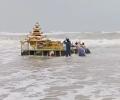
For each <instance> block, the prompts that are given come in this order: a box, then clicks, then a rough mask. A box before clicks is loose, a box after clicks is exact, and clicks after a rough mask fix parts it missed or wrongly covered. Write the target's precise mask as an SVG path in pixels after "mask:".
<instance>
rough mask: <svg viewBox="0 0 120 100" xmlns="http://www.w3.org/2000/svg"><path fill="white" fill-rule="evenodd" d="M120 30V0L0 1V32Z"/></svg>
mask: <svg viewBox="0 0 120 100" xmlns="http://www.w3.org/2000/svg"><path fill="white" fill-rule="evenodd" d="M37 21H38V22H39V23H40V25H41V27H42V29H43V31H44V32H51V31H72V32H73V31H75V32H86V31H87V32H89V31H94V32H96V31H120V0H0V31H2V32H29V31H31V29H32V27H33V25H34V24H35V23H36V22H37Z"/></svg>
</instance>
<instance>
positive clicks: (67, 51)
mask: <svg viewBox="0 0 120 100" xmlns="http://www.w3.org/2000/svg"><path fill="white" fill-rule="evenodd" d="M64 44H65V56H66V57H68V56H71V42H70V40H69V39H68V38H66V40H65V41H64Z"/></svg>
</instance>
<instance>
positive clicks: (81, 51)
mask: <svg viewBox="0 0 120 100" xmlns="http://www.w3.org/2000/svg"><path fill="white" fill-rule="evenodd" d="M63 46H64V51H65V56H66V57H68V56H71V47H72V46H73V47H75V48H76V52H77V53H78V55H79V56H85V55H86V54H89V53H90V50H89V49H88V48H87V47H86V46H85V43H84V42H82V43H81V42H76V43H75V45H72V44H71V41H70V40H69V39H68V38H66V40H64V41H63Z"/></svg>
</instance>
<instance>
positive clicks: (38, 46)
mask: <svg viewBox="0 0 120 100" xmlns="http://www.w3.org/2000/svg"><path fill="white" fill-rule="evenodd" d="M25 43H27V44H28V45H27V46H28V50H23V45H24V44H25ZM30 48H31V49H30ZM27 51H28V52H29V53H28V52H27ZM31 51H33V52H35V53H36V52H39V53H40V52H41V51H42V52H44V51H47V52H48V55H49V53H50V52H51V51H53V52H56V51H57V52H58V51H59V52H61V51H63V44H62V43H61V42H60V41H52V40H49V39H47V38H46V36H45V35H43V32H42V31H41V28H40V25H39V23H36V24H35V26H34V27H33V30H32V32H30V34H29V35H28V36H27V37H26V38H25V40H24V41H21V54H23V55H24V52H26V53H27V54H30V52H31Z"/></svg>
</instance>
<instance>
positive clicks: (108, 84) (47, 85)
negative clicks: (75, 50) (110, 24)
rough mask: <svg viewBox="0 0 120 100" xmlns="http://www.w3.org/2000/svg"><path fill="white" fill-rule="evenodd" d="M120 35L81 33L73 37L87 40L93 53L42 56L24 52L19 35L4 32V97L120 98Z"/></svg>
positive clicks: (0, 53)
mask: <svg viewBox="0 0 120 100" xmlns="http://www.w3.org/2000/svg"><path fill="white" fill-rule="evenodd" d="M103 35H104V36H103ZM111 35H112V36H111ZM69 36H71V34H69ZM78 36H79V39H78ZM50 37H51V38H52V35H51V36H50ZM53 37H54V36H53ZM82 37H83V38H82ZM119 37H120V34H117V35H116V34H78V33H77V34H74V38H72V37H70V39H71V40H73V41H77V39H78V40H80V41H84V42H85V44H86V46H87V47H88V48H89V49H90V50H91V52H92V53H91V54H89V55H87V56H86V57H79V56H78V55H72V56H71V57H42V58H41V57H39V56H21V55H20V42H19V41H20V39H19V36H17V38H16V36H14V35H13V36H9V35H5V36H3V35H2V36H1V37H0V100H120V38H119ZM56 38H57V39H63V36H62V35H61V37H60V36H59V35H58V37H57V35H56Z"/></svg>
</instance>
